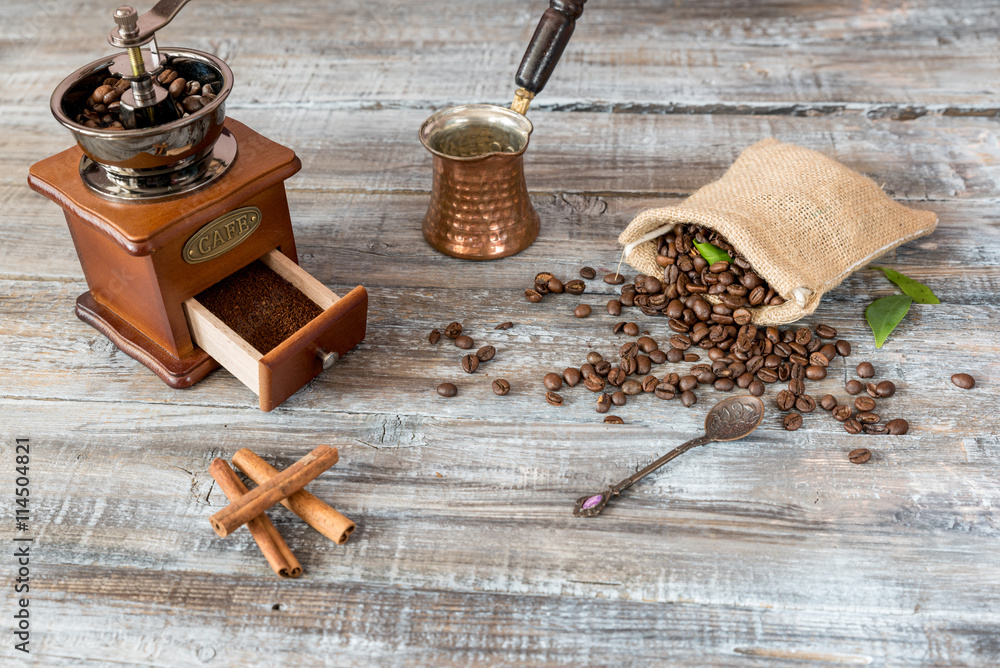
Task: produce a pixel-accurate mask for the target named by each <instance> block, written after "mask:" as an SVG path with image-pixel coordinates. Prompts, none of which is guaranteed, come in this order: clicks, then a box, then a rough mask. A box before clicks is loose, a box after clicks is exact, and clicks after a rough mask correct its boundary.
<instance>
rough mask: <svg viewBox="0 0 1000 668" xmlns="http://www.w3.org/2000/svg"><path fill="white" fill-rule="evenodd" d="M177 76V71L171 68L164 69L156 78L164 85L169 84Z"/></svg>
mask: <svg viewBox="0 0 1000 668" xmlns="http://www.w3.org/2000/svg"><path fill="white" fill-rule="evenodd" d="M176 78H177V72H175V71H174V70H171V69H164V70H163V71H162V72H160V73H159V74H158V75H157V77H156V80H157V81H159V82H160V83H161V84H163V85H164V86H168V85H170V84H171V83H172V82H173V80H174V79H176Z"/></svg>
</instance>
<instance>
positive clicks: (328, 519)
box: [233, 448, 355, 545]
mask: <svg viewBox="0 0 1000 668" xmlns="http://www.w3.org/2000/svg"><path fill="white" fill-rule="evenodd" d="M233 465H234V466H236V467H237V468H238V469H239V470H241V471H243V473H245V474H246V476H247V477H248V478H250V479H251V480H253V481H254V482H255V483H257V484H258V485H263V484H264V483H266V482H267V481H268V480H270V479H271V478H273V477H274V476H275V475H277V474H278V469H276V468H274V467H273V466H271V465H270V464H268V463H267V462H265V461H264V460H263V459H261V458H260V457H258V456H257V454H256V453H254V452H253V451H252V450H249V449H247V448H241V449H239V450H237V451H236V454H234V455H233ZM281 505H283V506H284V507H285V508H288V509H289V510H290V511H292V512H293V513H295V514H296V515H298V516H299V517H301V518H302V519H303V520H304V521H305V523H306V524H308V525H309V526H311V527H312V528H313V529H316V531H319V532H320V533H321V534H323V535H324V536H326V537H327V538H329V539H330V540H332V541H333V542H334V543H336V544H337V545H343V544H344V543H346V542H347V539H348V538H350V537H351V533H352V532H353V531H354V526H355V525H354V522H352V521H351V520H349V519H348V518H346V517H344V516H343V515H341V514H340V513H338V512H337V511H336V510H334V509H333V508H331V507H330V506H328V505H327V504H325V503H323V502H322V501H320V500H319V499H317V498H316V497H315V496H314V495H312V494H310V493H309V492H307V491H306V490H304V489H303V490H301V491H298V492H295V494H292V495H291V496H289V497H287V498H285V499H282V500H281Z"/></svg>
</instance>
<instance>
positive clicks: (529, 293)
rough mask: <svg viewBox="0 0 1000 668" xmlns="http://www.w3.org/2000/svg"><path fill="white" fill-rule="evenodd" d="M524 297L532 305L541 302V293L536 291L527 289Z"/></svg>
mask: <svg viewBox="0 0 1000 668" xmlns="http://www.w3.org/2000/svg"><path fill="white" fill-rule="evenodd" d="M524 296H525V297H526V298H527V299H528V301H529V302H531V303H532V304H537V303H538V302H540V301H542V293H540V292H538V291H537V290H532V289H531V288H528V289H527V290H525V291H524Z"/></svg>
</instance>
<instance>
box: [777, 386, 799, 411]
mask: <svg viewBox="0 0 1000 668" xmlns="http://www.w3.org/2000/svg"><path fill="white" fill-rule="evenodd" d="M775 401H776V402H777V404H778V410H782V411H790V410H792V407H793V406H795V395H794V394H792V393H791V391H789V390H781V391H780V392H778V396H777V397H776V398H775Z"/></svg>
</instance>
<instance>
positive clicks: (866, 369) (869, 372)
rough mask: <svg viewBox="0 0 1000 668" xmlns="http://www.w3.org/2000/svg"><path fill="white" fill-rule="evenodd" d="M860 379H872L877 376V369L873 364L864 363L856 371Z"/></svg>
mask: <svg viewBox="0 0 1000 668" xmlns="http://www.w3.org/2000/svg"><path fill="white" fill-rule="evenodd" d="M856 371H857V373H858V378H871V377H872V376H874V375H875V367H874V366H872V363H871V362H862V363H861V364H859V365H858V368H857V369H856Z"/></svg>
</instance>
